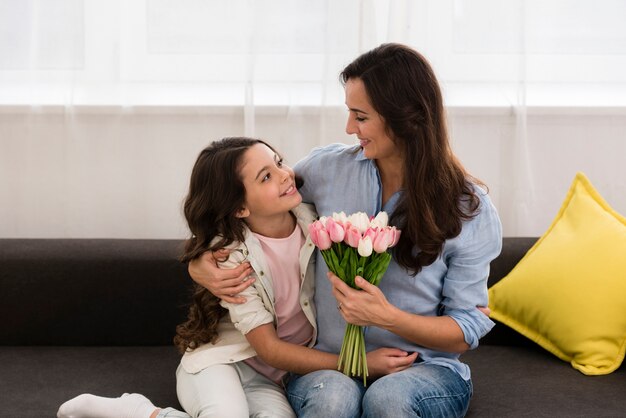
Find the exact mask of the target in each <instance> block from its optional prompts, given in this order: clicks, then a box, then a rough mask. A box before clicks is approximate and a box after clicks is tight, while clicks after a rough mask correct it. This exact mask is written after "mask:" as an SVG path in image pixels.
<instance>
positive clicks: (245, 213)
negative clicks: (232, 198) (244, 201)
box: [235, 208, 250, 218]
mask: <svg viewBox="0 0 626 418" xmlns="http://www.w3.org/2000/svg"><path fill="white" fill-rule="evenodd" d="M235 216H236V217H237V218H247V217H248V216H250V211H249V210H248V208H241V209H239V210H238V211H237V213H235Z"/></svg>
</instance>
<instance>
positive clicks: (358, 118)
mask: <svg viewBox="0 0 626 418" xmlns="http://www.w3.org/2000/svg"><path fill="white" fill-rule="evenodd" d="M354 120H356V121H357V122H364V121H365V118H363V117H360V116H356V117H355V118H354Z"/></svg>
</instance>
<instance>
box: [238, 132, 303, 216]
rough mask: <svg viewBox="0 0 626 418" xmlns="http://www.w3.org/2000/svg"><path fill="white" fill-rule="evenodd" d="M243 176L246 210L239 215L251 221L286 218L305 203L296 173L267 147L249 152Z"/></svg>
mask: <svg viewBox="0 0 626 418" xmlns="http://www.w3.org/2000/svg"><path fill="white" fill-rule="evenodd" d="M239 173H240V175H241V178H242V181H243V185H244V187H245V188H246V200H245V207H244V208H243V209H242V210H241V211H240V213H239V215H240V217H242V218H248V221H254V220H263V219H266V220H267V219H269V218H271V217H273V216H276V215H284V214H285V213H286V212H288V211H289V210H291V209H293V208H294V207H296V206H298V204H300V202H301V201H302V196H300V192H298V190H297V189H296V182H295V176H294V172H293V170H292V169H291V168H290V167H288V166H286V165H284V164H283V163H282V159H281V158H280V157H279V156H278V155H277V154H276V153H275V152H274V151H272V150H271V149H270V148H268V147H267V146H266V145H264V144H255V145H253V146H251V147H250V148H249V149H248V150H247V151H246V152H245V154H244V155H243V160H242V164H241V168H240V171H239Z"/></svg>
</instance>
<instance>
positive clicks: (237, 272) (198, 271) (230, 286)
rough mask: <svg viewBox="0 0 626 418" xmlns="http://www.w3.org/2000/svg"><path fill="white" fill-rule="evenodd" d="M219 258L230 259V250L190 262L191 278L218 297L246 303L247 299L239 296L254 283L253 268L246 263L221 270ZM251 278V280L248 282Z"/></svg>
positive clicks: (203, 255)
mask: <svg viewBox="0 0 626 418" xmlns="http://www.w3.org/2000/svg"><path fill="white" fill-rule="evenodd" d="M216 257H217V258H222V257H228V250H220V251H216V252H215V254H214V253H213V252H211V251H207V252H205V253H204V254H202V255H201V256H200V257H198V258H196V259H194V260H192V261H190V262H189V265H188V267H187V269H188V271H189V276H191V278H192V279H193V280H194V281H195V282H196V283H198V284H199V285H200V286H202V287H205V288H206V289H207V290H208V291H209V292H211V293H213V295H215V296H216V297H218V298H220V299H222V300H224V301H226V302H229V303H235V304H241V303H245V301H246V298H244V297H242V296H237V295H238V294H239V293H241V292H242V291H244V290H245V289H247V288H248V286H250V285H251V284H252V283H254V280H255V279H254V277H250V275H251V274H252V267H250V263H248V262H245V263H242V264H240V265H238V266H235V267H233V268H223V267H222V268H220V267H218V266H217V260H216ZM248 278H250V280H247V279H248Z"/></svg>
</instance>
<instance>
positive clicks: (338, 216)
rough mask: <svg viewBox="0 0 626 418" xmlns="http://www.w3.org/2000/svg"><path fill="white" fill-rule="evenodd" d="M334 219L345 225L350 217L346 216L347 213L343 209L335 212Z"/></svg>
mask: <svg viewBox="0 0 626 418" xmlns="http://www.w3.org/2000/svg"><path fill="white" fill-rule="evenodd" d="M333 219H334V220H335V221H336V222H339V223H340V224H342V225H345V224H346V223H347V222H348V217H347V216H346V213H345V212H344V211H341V212H339V213H337V212H333Z"/></svg>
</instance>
